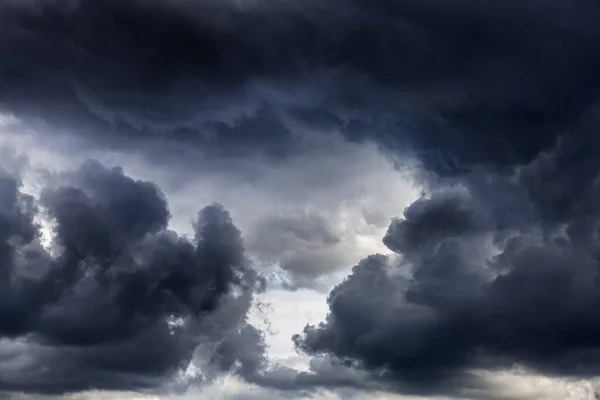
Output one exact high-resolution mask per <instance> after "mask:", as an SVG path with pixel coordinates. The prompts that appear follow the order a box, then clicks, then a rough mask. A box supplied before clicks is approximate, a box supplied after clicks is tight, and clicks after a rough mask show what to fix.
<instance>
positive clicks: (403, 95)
mask: <svg viewBox="0 0 600 400" xmlns="http://www.w3.org/2000/svg"><path fill="white" fill-rule="evenodd" d="M598 17H600V6H599V5H598V4H597V2H594V1H588V0H581V1H577V2H564V1H558V0H549V1H544V2H541V1H537V0H521V1H516V0H507V1H503V2H482V1H475V0H449V1H441V0H425V1H423V0H418V1H417V0H398V1H388V0H369V1H363V0H330V1H325V2H323V1H312V0H308V1H301V2H300V1H279V0H256V1H242V2H239V1H235V2H234V1H212V0H201V1H187V0H177V1H169V2H167V1H162V0H137V1H134V0H107V1H103V2H98V1H92V0H29V1H19V2H17V1H5V2H4V3H3V4H2V5H0V54H1V55H2V57H0V111H1V112H2V113H6V114H10V115H12V116H14V118H15V120H16V125H15V126H17V127H18V128H17V129H18V130H20V131H21V132H31V133H32V134H33V135H32V137H34V138H35V140H36V143H39V144H40V146H42V145H44V146H47V145H48V146H49V145H54V146H56V143H58V144H59V145H58V146H56V147H61V146H62V147H64V148H65V149H67V150H66V151H67V152H68V151H71V152H73V153H75V152H76V151H77V152H79V151H82V152H85V151H91V150H94V151H97V152H99V153H102V152H113V151H118V152H121V154H126V155H136V156H141V157H142V158H143V159H144V160H145V161H144V162H146V163H149V164H153V165H154V166H155V167H156V168H164V169H165V170H169V174H170V175H169V176H178V175H180V176H184V175H185V177H186V178H185V179H183V178H181V179H179V180H178V179H172V180H173V181H174V182H172V183H173V186H174V187H175V186H177V185H179V187H178V188H174V189H173V192H177V191H178V192H179V194H182V193H184V194H187V195H188V198H194V197H193V196H194V195H195V193H196V192H197V187H194V188H192V189H189V191H188V192H186V191H185V189H182V187H184V186H186V184H187V183H189V182H190V180H191V178H189V177H190V175H195V174H197V175H198V176H200V175H202V178H197V179H198V182H199V181H202V179H204V180H208V181H210V180H211V179H212V185H213V186H215V187H216V186H219V187H232V189H231V190H230V193H232V194H229V195H227V194H226V191H225V190H224V189H223V190H220V191H217V190H214V191H213V193H218V194H219V195H222V196H223V197H225V200H226V202H227V208H228V209H230V208H231V207H229V204H236V205H237V206H236V208H235V210H236V213H238V214H240V215H239V217H240V218H238V215H237V214H236V215H235V216H236V221H238V220H240V221H242V222H243V224H244V232H245V237H246V238H247V240H246V245H247V248H248V256H246V255H245V254H246V253H244V248H243V246H242V243H241V234H240V232H239V231H238V230H237V228H235V227H234V226H233V224H232V222H231V218H230V216H229V214H228V213H227V212H226V211H225V210H224V208H223V207H219V206H209V207H208V208H205V209H203V210H202V211H201V212H200V214H198V217H197V219H196V222H195V223H194V225H193V229H192V230H193V234H192V235H191V237H189V238H188V237H184V236H182V235H180V234H177V233H174V232H171V231H170V230H169V229H168V223H169V222H170V212H169V211H168V209H167V206H166V200H165V196H163V195H162V194H161V192H160V191H159V190H158V189H157V188H156V186H155V185H153V184H150V183H147V182H143V181H136V180H133V179H131V178H128V177H126V176H125V175H124V173H123V171H122V170H120V169H110V168H106V167H104V166H102V165H101V164H99V163H97V162H86V163H84V164H83V165H82V166H81V167H80V168H79V169H77V170H75V171H73V172H67V173H59V174H57V175H56V176H54V175H52V176H50V177H48V179H49V183H48V184H47V185H46V187H45V188H44V190H42V192H41V195H40V196H39V198H37V197H35V198H34V197H32V196H28V195H25V194H24V193H23V192H22V191H21V190H20V188H19V181H18V179H16V178H15V174H18V173H19V171H21V170H22V169H23V168H24V164H23V161H22V160H20V159H18V158H17V157H13V158H10V157H7V159H10V162H9V163H8V164H9V165H8V166H7V167H6V172H5V173H3V175H2V176H1V177H2V179H1V180H0V189H1V190H0V204H1V205H2V207H3V208H2V210H4V211H3V212H2V213H0V218H1V220H0V222H1V224H0V243H3V245H2V247H1V248H0V257H1V259H2V265H3V266H5V267H4V268H3V270H2V271H3V272H2V274H3V277H4V279H1V280H0V281H1V282H2V283H0V294H1V295H2V298H3V301H2V304H0V317H1V318H0V333H2V335H3V337H4V338H5V339H4V341H3V342H2V344H1V346H0V355H2V358H1V360H2V362H3V364H2V365H6V367H3V368H5V369H4V370H5V371H7V372H6V373H3V374H0V384H1V385H0V390H5V391H19V390H25V391H41V392H59V391H69V390H83V389H89V388H99V389H116V390H128V389H131V388H152V387H156V386H160V384H162V383H163V382H164V378H165V377H167V376H173V375H174V374H176V373H177V371H178V370H180V369H181V367H182V366H184V365H187V364H189V361H190V360H192V359H194V360H203V362H204V364H203V366H204V367H205V369H204V370H203V369H201V371H208V372H206V374H207V375H208V376H209V377H214V376H215V375H216V372H213V371H219V370H221V371H222V370H225V371H229V370H235V371H236V372H237V373H238V375H241V376H242V377H244V378H246V379H247V380H249V381H250V382H252V383H255V384H259V385H262V386H269V387H274V388H276V389H277V390H283V391H285V390H290V389H298V388H300V389H302V390H312V389H314V388H317V387H319V388H322V387H325V388H329V389H335V388H337V387H349V388H350V389H352V390H355V389H356V390H359V389H371V390H375V389H377V390H383V389H387V390H389V391H395V392H401V393H404V394H412V395H430V396H437V395H439V396H454V397H464V398H490V399H499V398H511V397H510V396H513V397H512V398H528V397H527V396H529V398H532V397H535V396H536V394H535V393H537V392H531V393H534V394H531V393H529V394H522V395H520V394H510V393H509V391H502V390H500V389H498V388H497V387H496V388H493V387H492V386H493V385H491V386H490V384H489V382H486V380H485V379H483V378H482V376H490V375H494V373H496V374H500V373H507V372H506V371H511V370H512V369H514V368H521V369H524V370H526V371H529V372H530V373H531V374H533V375H537V376H543V377H544V379H546V378H547V377H561V379H564V380H581V379H588V378H592V377H597V376H598V375H599V374H600V363H599V362H598V359H599V358H598V355H599V350H600V339H599V338H600V319H599V318H597V317H596V310H597V308H598V307H599V306H600V295H599V294H600V286H599V282H598V272H599V271H600V270H599V265H600V264H599V262H600V261H599V259H598V257H599V254H600V247H599V245H598V243H599V229H600V206H598V204H600V203H599V200H600V187H599V182H600V180H599V178H600V157H599V155H600V141H599V139H598V131H599V129H600V123H599V118H600V114H599V112H598V100H599V99H600V91H599V90H600V73H598V71H599V70H600V69H599V67H600V57H599V56H598V52H597V51H596V50H597V48H598V46H599V45H600V28H599V27H598V24H597V20H598ZM59 139H60V140H59ZM63 145H64V146H63ZM368 146H377V148H378V150H381V151H382V154H385V156H386V157H388V158H389V160H388V161H390V162H394V163H395V167H396V168H397V169H398V170H402V169H403V168H404V167H407V166H410V168H409V170H410V171H409V172H410V174H411V179H412V180H413V181H414V182H418V184H419V185H420V186H421V189H422V194H421V195H419V196H418V199H416V200H415V201H414V202H413V203H412V204H410V205H409V206H408V207H407V208H406V209H405V210H404V213H403V214H402V215H398V216H397V218H396V219H393V220H392V221H391V223H390V224H389V228H388V231H387V233H386V234H385V236H384V238H383V240H382V243H383V244H384V245H385V246H387V248H388V249H389V251H390V252H391V253H393V254H386V255H382V254H373V255H371V256H368V257H366V258H364V259H363V260H362V261H360V262H358V263H357V261H358V260H355V259H354V258H355V257H356V255H357V254H359V253H360V252H359V251H355V250H356V249H355V248H356V247H358V246H357V244H358V243H359V240H358V239H357V237H359V236H361V234H362V233H365V232H368V233H373V232H374V231H375V229H372V230H370V229H368V228H367V227H371V226H373V227H377V228H380V227H381V226H382V225H383V226H385V225H387V224H388V223H389V221H388V220H387V219H388V217H389V216H390V215H389V214H390V210H395V209H394V206H393V205H391V203H394V202H397V203H398V204H397V205H396V207H401V206H402V204H403V203H404V202H403V201H401V199H400V197H401V196H398V198H397V199H396V197H395V192H394V191H385V190H381V189H377V188H375V186H386V185H388V184H389V185H390V186H391V185H392V183H391V181H392V180H395V179H396V178H397V177H398V176H399V175H398V176H397V175H394V174H391V173H389V170H386V169H385V168H383V167H382V165H383V164H378V163H377V162H373V160H375V159H377V160H378V161H379V160H380V159H379V158H375V157H373V158H371V157H370V156H364V157H363V155H364V154H366V153H361V151H362V150H364V149H366V148H367V147H368ZM369 148H370V149H372V148H373V147H369ZM356 149H360V151H358V150H356ZM340 154H343V156H340ZM369 154H371V155H372V153H369ZM337 156H340V157H339V159H336V157H337ZM345 157H346V158H345ZM334 159H335V160H338V161H339V160H343V162H342V161H339V162H337V161H336V162H333V161H332V160H334ZM386 166H389V164H386ZM378 168H381V171H385V174H384V173H382V174H381V175H382V176H384V178H380V179H379V180H377V178H376V175H377V174H376V172H373V171H377V170H378ZM198 171H201V173H200V172H198ZM365 171H369V172H365ZM369 181H376V182H377V184H376V185H369V184H368V182H369ZM387 181H390V182H387ZM198 182H196V183H198ZM338 182H339V185H338V184H337V183H338ZM349 182H350V183H349ZM244 185H247V186H253V185H255V187H260V188H261V190H263V189H264V190H263V192H264V193H265V195H264V196H262V197H261V196H260V195H257V194H256V193H257V192H256V191H252V190H246V189H245V186H244ZM233 187H235V188H233ZM249 194H252V195H251V196H248V197H244V195H249ZM390 198H391V199H390ZM248 199H250V200H248ZM179 201H181V199H179V200H176V202H178V204H180V205H181V208H185V207H187V206H188V205H189V204H187V205H184V204H183V203H184V202H183V201H181V203H179ZM242 203H243V204H242ZM232 212H233V211H232ZM40 213H44V214H47V216H48V217H49V218H50V220H51V223H52V224H53V226H54V228H53V229H54V240H53V241H52V243H51V247H50V248H48V247H47V246H42V245H41V244H40V239H39V235H40V229H39V227H38V226H36V225H35V221H36V218H37V217H39V216H40ZM177 222H178V223H179V222H180V220H178V221H177ZM246 228H248V230H247V231H246ZM250 256H251V257H252V258H253V259H256V260H259V261H261V262H264V263H270V264H277V265H279V266H280V267H282V268H283V269H284V270H286V271H287V272H288V273H290V275H291V276H292V278H293V282H292V284H293V286H294V287H297V286H309V287H310V286H313V287H316V284H315V283H316V282H317V280H319V279H320V278H322V276H323V275H327V274H329V273H332V272H339V271H340V270H342V269H343V268H344V266H347V265H350V264H355V265H356V266H355V267H354V268H353V269H352V271H351V273H350V275H349V276H348V277H347V278H346V279H345V280H344V281H343V282H341V283H339V284H338V285H337V286H336V287H335V288H334V289H333V290H332V291H331V293H330V294H329V297H328V300H327V303H328V306H329V315H328V316H327V317H326V318H325V320H324V321H323V322H322V323H320V324H316V325H308V326H307V327H306V328H305V329H304V331H303V332H299V333H298V334H297V335H296V336H294V339H293V341H294V343H295V345H296V346H297V348H298V349H299V350H302V351H303V352H304V353H306V354H308V355H310V356H313V357H314V359H313V360H312V363H311V364H310V365H309V367H308V370H309V371H308V372H301V373H298V371H296V370H293V369H286V368H284V367H281V366H277V367H273V368H271V369H269V370H268V371H267V370H265V369H262V368H263V366H264V364H265V363H266V360H265V358H264V355H263V350H264V347H265V344H264V343H263V341H262V337H261V333H260V332H259V331H258V330H257V329H256V328H254V327H252V326H251V325H248V324H247V322H246V314H247V311H248V309H249V304H250V301H251V299H252V297H253V294H254V293H255V291H256V290H258V286H260V285H259V283H260V282H259V281H260V279H259V278H258V277H257V276H256V274H255V273H254V272H253V270H252V268H250V267H249V263H248V261H247V260H246V258H250ZM257 285H258V286H257ZM148 349H152V351H148ZM40 360H42V361H43V362H41V361H40ZM198 363H200V361H198ZM42 365H43V366H44V368H42V367H40V366H42ZM54 365H55V366H56V367H55V368H46V366H54ZM256 371H261V372H260V373H257V372H256ZM199 379H202V377H200V378H199ZM555 382H558V381H555ZM591 391H592V389H590V390H588V391H587V392H586V393H587V394H586V395H589V396H591ZM503 393H504V394H503ZM522 393H524V392H522ZM503 396H504V397H503ZM540 396H541V395H540ZM589 396H588V397H589Z"/></svg>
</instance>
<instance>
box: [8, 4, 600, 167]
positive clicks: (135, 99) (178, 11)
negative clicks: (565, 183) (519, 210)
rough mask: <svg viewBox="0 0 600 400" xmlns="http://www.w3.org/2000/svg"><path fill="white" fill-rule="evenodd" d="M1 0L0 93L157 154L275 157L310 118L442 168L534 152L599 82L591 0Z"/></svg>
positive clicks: (66, 124)
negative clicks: (412, 153)
mask: <svg viewBox="0 0 600 400" xmlns="http://www.w3.org/2000/svg"><path fill="white" fill-rule="evenodd" d="M0 7H1V8H0V18H1V21H0V26H1V28H0V53H1V54H2V58H1V61H0V83H1V84H0V107H1V108H2V109H3V110H5V111H9V112H12V113H14V114H16V115H17V116H19V117H22V118H27V117H35V118H37V119H38V120H39V119H41V120H43V121H45V122H47V123H51V124H52V126H53V127H54V128H55V129H54V130H55V131H61V132H62V131H64V130H67V131H68V130H71V131H75V132H77V133H79V134H81V135H84V137H87V138H92V137H93V138H94V140H95V141H96V142H101V143H103V144H104V145H106V146H109V147H112V148H114V147H116V148H124V147H125V148H133V149H137V150H138V151H139V150H140V149H145V151H151V150H152V149H155V148H156V147H158V148H159V149H161V151H160V152H155V153H156V154H160V155H162V156H165V155H169V154H171V155H172V154H173V152H175V154H178V155H181V154H182V153H186V152H189V151H190V150H191V149H196V151H202V152H204V153H209V154H226V155H240V154H246V155H248V154H256V153H259V154H261V153H262V154H267V155H270V156H276V157H282V156H286V155H289V154H292V153H294V152H297V151H299V149H302V148H304V147H305V146H306V145H307V143H306V140H303V137H304V136H306V132H305V129H303V128H301V127H302V126H304V127H305V128H308V130H309V131H314V130H315V129H317V130H336V131H341V132H342V133H344V134H345V135H346V136H347V137H349V138H351V139H352V140H364V139H369V138H370V139H376V140H377V141H378V142H380V143H382V144H383V145H384V146H385V147H389V146H392V147H394V148H395V149H397V150H400V149H404V151H406V150H408V149H412V150H416V151H417V152H418V153H420V154H421V155H422V156H423V161H424V162H425V163H426V164H428V165H430V166H431V167H434V168H435V169H436V170H438V171H446V172H452V171H455V170H457V169H458V170H462V169H468V166H469V164H470V163H486V164H490V163H491V164H503V163H506V162H509V163H513V162H518V163H521V162H528V161H530V160H531V159H532V158H534V157H535V155H536V154H537V153H538V152H539V151H540V150H542V149H547V148H549V147H551V146H552V145H553V144H554V140H555V138H556V136H557V135H558V134H560V133H562V132H563V131H564V130H566V129H569V126H570V124H572V123H573V122H574V121H576V120H577V118H578V116H579V115H580V114H581V112H583V111H584V110H585V109H586V108H587V107H588V106H589V104H590V103H591V102H593V100H594V99H595V97H596V94H597V91H598V90H597V89H598V85H599V84H600V82H599V80H598V74H597V70H598V67H599V66H600V57H598V55H597V52H596V51H595V50H596V48H597V46H598V43H599V41H600V30H599V28H598V26H597V24H596V21H597V18H598V16H599V14H600V9H599V7H598V5H597V3H596V2H594V1H587V0H581V1H578V2H576V3H569V4H567V3H564V2H562V1H545V2H543V3H541V2H539V1H536V0H527V1H513V0H510V1H505V2H502V3H498V2H494V3H490V2H478V1H474V0H453V1H449V2H444V1H438V0H429V1H414V0H404V1H387V0H380V1H360V0H359V1H350V0H332V1H328V2H320V1H303V2H290V1H276V0H274V1H267V0H261V1H252V2H233V1H223V2H217V1H210V0H209V1H186V0H178V1H173V2H165V1H160V0H144V1H133V0H109V1H103V2H96V1H92V0H70V1H69V0H30V1H23V2H16V1H7V2H3V3H2V5H1V6H0ZM32 121H33V120H31V118H30V123H33V122H32ZM298 123H300V125H298ZM166 144H168V146H166ZM167 149H170V151H166V150H167Z"/></svg>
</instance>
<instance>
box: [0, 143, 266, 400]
mask: <svg viewBox="0 0 600 400" xmlns="http://www.w3.org/2000/svg"><path fill="white" fill-rule="evenodd" d="M8 154H10V152H8ZM4 161H5V160H3V162H4ZM13 164H14V163H13ZM54 178H55V179H52V180H51V182H48V184H47V186H46V187H45V189H44V190H43V191H42V194H41V196H40V198H39V199H35V198H33V197H32V196H30V195H26V194H24V193H22V192H21V188H20V180H19V177H18V176H15V175H12V174H10V173H9V172H7V171H6V170H2V179H1V184H0V196H1V197H0V198H1V199H2V200H1V210H2V212H1V213H0V215H1V218H2V222H1V223H0V226H1V227H2V232H1V235H0V236H1V243H2V245H1V249H2V250H1V251H0V257H1V259H2V276H3V279H2V284H1V286H0V293H1V297H2V302H1V303H2V305H1V306H0V321H1V322H0V335H1V339H0V371H1V373H0V389H1V390H2V391H15V392H19V391H23V392H34V393H47V394H51V393H65V392H76V391H81V390H89V389H100V390H151V389H162V388H164V387H168V386H169V385H170V384H172V383H173V381H174V380H176V379H177V378H181V374H182V373H183V372H185V371H189V367H190V365H195V361H194V357H195V356H196V355H198V354H199V352H203V354H204V356H205V357H204V358H203V359H202V360H200V361H202V362H203V363H204V366H205V367H206V370H200V371H196V372H197V373H196V374H195V375H193V376H188V378H189V379H196V380H198V379H199V380H203V379H210V378H211V374H213V372H211V371H231V372H235V371H237V370H239V371H240V372H241V373H242V372H243V371H244V370H254V369H259V368H261V362H262V357H263V354H262V353H263V351H264V348H263V347H264V345H263V344H262V334H261V333H260V332H259V331H258V330H256V329H255V328H254V327H253V326H252V325H250V324H249V323H248V322H247V312H248V310H249V308H250V305H251V301H252V297H253V294H254V293H255V292H256V291H260V290H262V288H263V283H262V281H261V278H260V277H259V276H258V275H257V273H256V272H255V271H254V270H253V269H252V268H251V266H250V264H249V261H248V260H246V257H245V255H244V247H243V244H242V236H241V233H240V231H239V230H238V229H237V227H236V226H235V225H234V224H233V222H232V220H231V217H230V216H229V213H228V212H227V211H226V210H225V209H224V208H223V207H222V206H220V205H218V204H216V205H211V206H207V207H205V208H203V209H201V211H200V212H199V213H198V216H197V218H196V220H195V222H194V231H195V236H194V237H193V238H186V237H183V236H180V235H178V234H177V233H175V232H173V231H170V230H168V229H167V223H168V220H169V218H170V213H169V210H168V208H167V202H166V200H165V198H164V195H163V194H162V192H161V191H160V190H159V189H158V188H157V187H156V186H155V185H154V184H152V183H151V182H146V181H138V180H134V179H132V178H129V177H128V176H126V175H125V174H124V172H123V170H122V169H120V168H118V167H116V168H106V167H104V166H103V165H102V164H100V163H98V162H97V161H93V160H92V161H87V162H85V163H84V164H83V165H81V166H80V167H79V168H77V169H75V170H73V171H69V172H65V173H62V174H60V175H58V176H55V177H54ZM40 213H42V214H43V215H44V216H45V217H46V218H49V220H50V221H51V224H52V226H53V231H54V234H53V241H52V243H51V247H50V248H45V247H44V246H42V245H41V243H40V239H41V231H40V226H39V225H38V224H37V222H36V220H34V217H35V216H36V215H39V214H40Z"/></svg>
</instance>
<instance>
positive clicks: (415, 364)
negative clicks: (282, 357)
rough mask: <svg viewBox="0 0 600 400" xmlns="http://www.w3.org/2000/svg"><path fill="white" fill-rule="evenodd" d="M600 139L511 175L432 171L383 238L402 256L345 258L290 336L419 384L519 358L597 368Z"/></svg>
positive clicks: (576, 141) (574, 144) (591, 371)
mask: <svg viewBox="0 0 600 400" xmlns="http://www.w3.org/2000/svg"><path fill="white" fill-rule="evenodd" d="M597 146H598V141H597V139H595V138H590V137H587V136H585V135H582V136H581V137H580V136H572V137H569V138H566V139H565V140H564V141H563V142H561V143H560V144H558V145H557V146H556V148H555V149H554V150H552V151H549V152H547V153H542V154H540V155H539V156H538V157H537V158H536V159H535V160H533V161H532V162H531V163H530V164H528V165H526V166H523V167H519V168H515V169H514V170H513V174H511V175H508V176H504V175H499V174H496V173H490V172H487V173H486V172H482V173H478V172H474V173H472V174H468V175H467V176H465V177H463V178H461V179H460V180H458V181H453V182H449V183H447V182H446V183H444V184H442V185H440V184H436V185H434V186H433V187H432V189H431V191H429V192H428V193H427V194H426V196H425V197H422V198H420V199H418V200H416V201H415V202H414V203H413V204H411V205H410V206H409V207H408V208H407V209H406V210H405V212H404V216H403V218H401V219H397V220H394V221H393V222H392V223H391V225H390V227H389V229H388V233H387V235H386V236H385V237H384V239H383V242H384V243H385V244H386V245H387V246H388V247H389V248H390V249H391V250H393V251H394V252H396V253H398V255H399V256H400V258H399V259H395V258H390V257H388V256H381V255H374V256H371V257H369V258H367V259H365V260H363V261H362V262H361V263H359V264H358V265H357V266H356V267H354V270H353V272H352V274H351V275H350V277H349V278H348V279H347V280H345V281H344V282H343V283H341V284H340V285H339V286H337V287H336V288H335V289H334V290H333V291H332V292H331V293H330V295H329V300H328V302H329V307H330V314H329V316H328V317H327V320H326V321H325V322H324V323H323V324H321V325H317V326H309V327H307V328H306V329H305V331H304V333H303V334H302V335H299V336H296V337H295V340H296V342H297V344H298V345H299V346H300V347H301V348H303V349H305V350H307V351H309V352H314V353H331V354H334V355H336V356H338V357H340V358H343V359H349V360H354V361H355V362H357V363H358V365H360V367H361V368H364V369H366V370H369V371H372V372H374V373H375V372H378V371H379V372H382V373H383V376H388V375H391V376H392V377H393V379H397V380H400V381H403V382H406V383H408V384H410V385H416V386H417V387H421V388H423V389H424V390H427V391H428V390H429V388H431V387H436V388H438V389H439V388H443V387H444V385H450V386H452V387H453V386H455V385H458V386H460V385H463V384H465V383H464V382H463V381H462V380H463V379H466V378H465V376H468V375H469V374H470V372H471V371H473V370H476V369H483V370H499V369H510V368H512V367H513V366H515V365H520V366H522V367H525V368H529V369H531V370H534V371H537V372H538V373H541V374H547V375H559V376H572V377H594V376H597V375H598V373H599V372H600V371H599V367H600V365H599V364H598V363H597V362H596V354H597V352H598V349H599V348H600V347H599V346H600V343H598V341H597V337H598V333H599V332H598V329H599V326H600V325H599V321H598V318H596V317H595V313H594V311H593V310H594V309H596V308H597V307H598V305H599V303H598V294H599V293H600V289H599V286H598V281H597V274H598V271H599V269H598V258H597V257H598V251H599V248H598V236H597V235H598V229H599V227H600V208H599V207H598V205H597V204H598V193H599V192H598V185H597V177H598V176H599V174H600V169H599V167H600V165H599V164H598V159H597V157H596V156H595V154H597V149H598V147H597ZM567 176H568V177H569V178H568V179H566V177H567ZM563 177H564V178H563ZM563 179H564V180H563ZM499 189H503V190H502V191H501V192H499V191H498V190H499ZM388 378H389V376H388ZM438 389H435V390H438ZM441 390H444V389H441Z"/></svg>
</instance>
